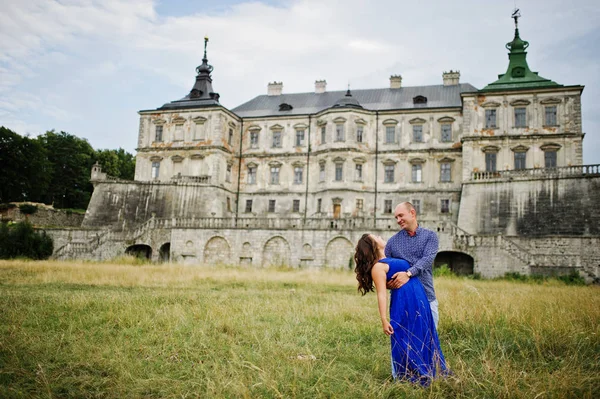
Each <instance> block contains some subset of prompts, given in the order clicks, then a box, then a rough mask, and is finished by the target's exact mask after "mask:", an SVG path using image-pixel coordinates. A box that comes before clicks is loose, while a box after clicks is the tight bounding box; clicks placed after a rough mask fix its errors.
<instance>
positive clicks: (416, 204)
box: [411, 199, 421, 215]
mask: <svg viewBox="0 0 600 399" xmlns="http://www.w3.org/2000/svg"><path fill="white" fill-rule="evenodd" d="M411 204H412V205H413V208H415V212H416V213H417V215H420V214H421V200H418V199H414V200H412V201H411Z"/></svg>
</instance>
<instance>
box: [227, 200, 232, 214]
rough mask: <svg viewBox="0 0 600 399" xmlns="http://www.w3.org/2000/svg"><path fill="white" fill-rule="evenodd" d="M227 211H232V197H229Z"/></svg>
mask: <svg viewBox="0 0 600 399" xmlns="http://www.w3.org/2000/svg"><path fill="white" fill-rule="evenodd" d="M227 212H231V198H229V197H227Z"/></svg>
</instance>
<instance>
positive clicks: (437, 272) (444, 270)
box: [433, 264, 455, 277]
mask: <svg viewBox="0 0 600 399" xmlns="http://www.w3.org/2000/svg"><path fill="white" fill-rule="evenodd" d="M433 276H434V277H441V276H455V274H454V272H453V271H452V269H450V268H449V267H448V265H447V264H443V265H441V266H439V267H434V268H433Z"/></svg>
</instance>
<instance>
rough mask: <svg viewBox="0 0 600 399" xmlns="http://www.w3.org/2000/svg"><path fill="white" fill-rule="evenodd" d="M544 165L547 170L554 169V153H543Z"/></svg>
mask: <svg viewBox="0 0 600 399" xmlns="http://www.w3.org/2000/svg"><path fill="white" fill-rule="evenodd" d="M544 164H545V166H546V167H547V168H556V151H544Z"/></svg>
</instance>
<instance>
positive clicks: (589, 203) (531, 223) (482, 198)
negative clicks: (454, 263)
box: [458, 176, 600, 237]
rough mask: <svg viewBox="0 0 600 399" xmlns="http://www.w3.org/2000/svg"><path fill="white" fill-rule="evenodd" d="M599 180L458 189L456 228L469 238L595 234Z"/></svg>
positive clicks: (599, 218)
mask: <svg viewBox="0 0 600 399" xmlns="http://www.w3.org/2000/svg"><path fill="white" fill-rule="evenodd" d="M599 203H600V176H595V177H562V178H541V179H535V180H534V179H527V178H522V179H514V180H512V181H507V180H501V179H498V180H492V181H476V182H466V183H464V184H463V191H462V195H461V203H460V212H459V218H458V226H459V227H460V228H462V229H464V230H466V231H467V232H468V233H470V234H484V235H485V234H497V233H503V234H506V235H509V236H520V237H543V236H550V235H565V236H599V235H600V207H598V204H599Z"/></svg>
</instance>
